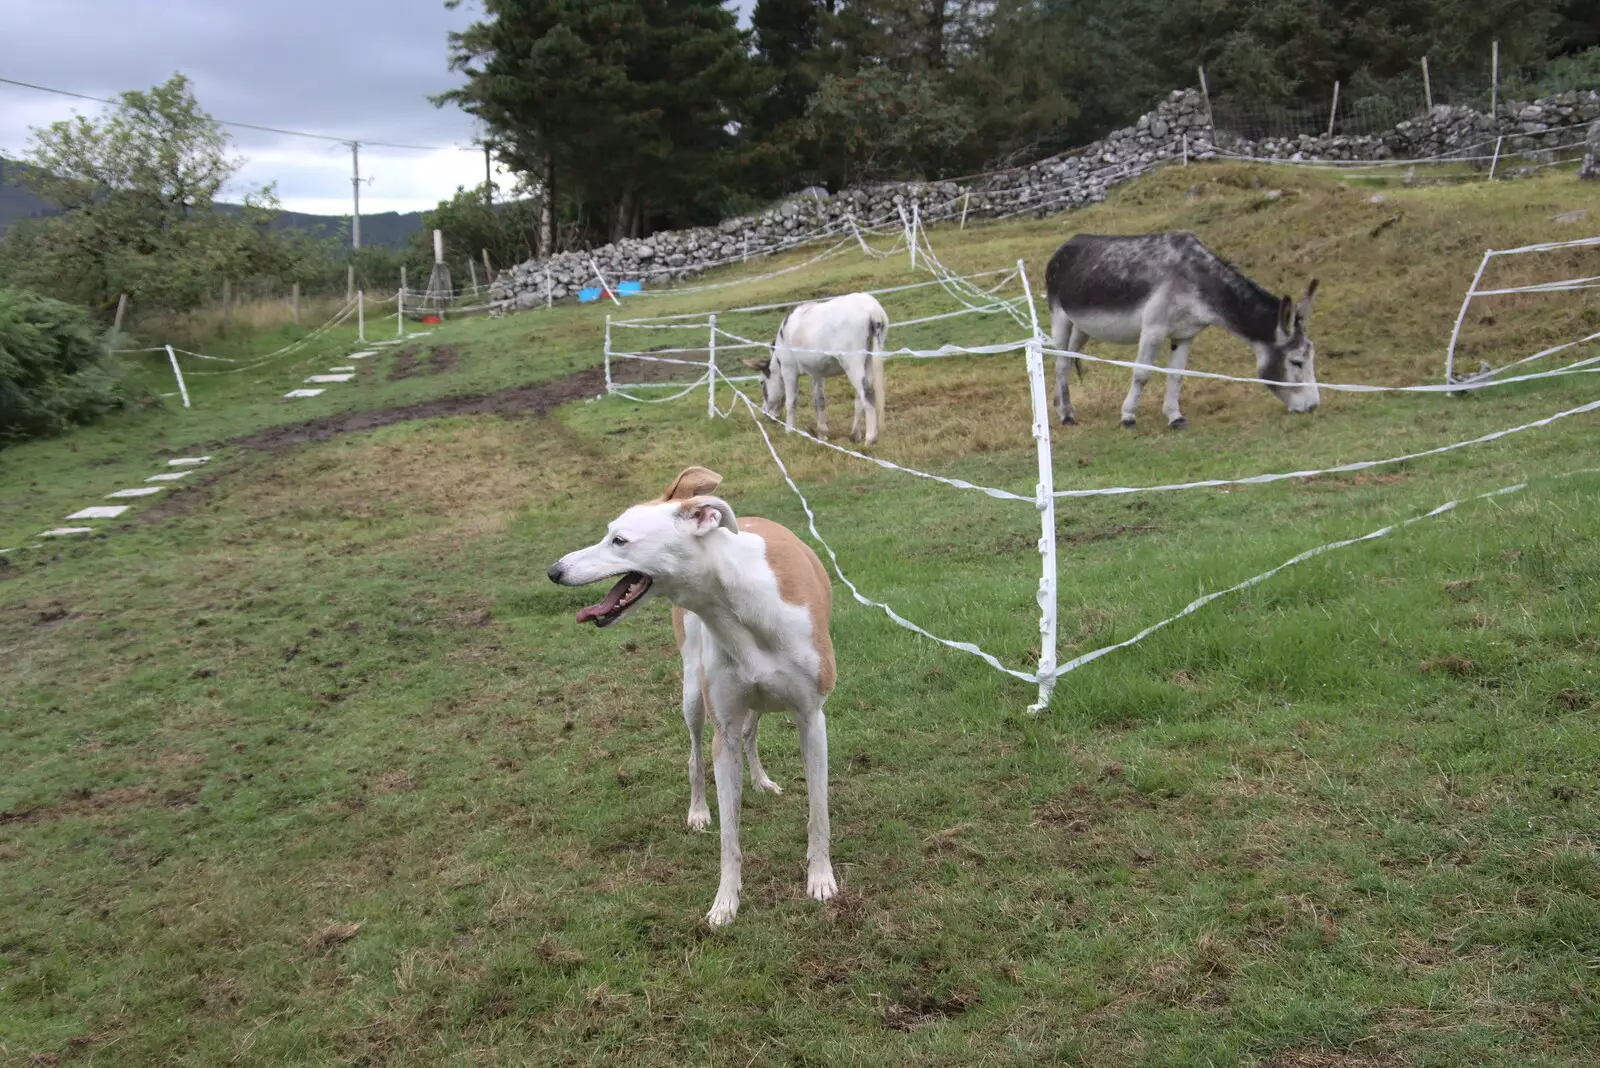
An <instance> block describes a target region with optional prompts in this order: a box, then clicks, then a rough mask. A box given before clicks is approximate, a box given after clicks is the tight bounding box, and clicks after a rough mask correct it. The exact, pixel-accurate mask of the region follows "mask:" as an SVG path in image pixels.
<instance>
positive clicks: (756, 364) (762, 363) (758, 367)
mask: <svg viewBox="0 0 1600 1068" xmlns="http://www.w3.org/2000/svg"><path fill="white" fill-rule="evenodd" d="M739 362H740V363H742V364H744V365H745V366H746V367H748V368H750V370H752V371H760V372H761V373H762V374H766V373H767V370H768V368H770V367H771V366H772V361H771V360H740V361H739Z"/></svg>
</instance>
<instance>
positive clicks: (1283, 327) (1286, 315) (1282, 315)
mask: <svg viewBox="0 0 1600 1068" xmlns="http://www.w3.org/2000/svg"><path fill="white" fill-rule="evenodd" d="M1278 333H1279V335H1280V336H1282V337H1285V338H1287V337H1288V336H1289V335H1290V334H1292V333H1294V298H1293V297H1283V298H1282V299H1280V300H1279V301H1278Z"/></svg>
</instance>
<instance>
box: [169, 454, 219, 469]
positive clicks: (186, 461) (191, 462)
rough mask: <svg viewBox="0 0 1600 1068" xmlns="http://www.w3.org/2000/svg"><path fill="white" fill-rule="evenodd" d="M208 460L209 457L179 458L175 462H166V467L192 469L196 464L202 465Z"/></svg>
mask: <svg viewBox="0 0 1600 1068" xmlns="http://www.w3.org/2000/svg"><path fill="white" fill-rule="evenodd" d="M209 459H211V457H209V456H181V457H179V458H178V459H176V460H168V461H167V466H168V467H193V466H195V465H196V464H203V463H205V462H206V461H207V460H209Z"/></svg>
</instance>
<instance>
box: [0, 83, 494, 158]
mask: <svg viewBox="0 0 1600 1068" xmlns="http://www.w3.org/2000/svg"><path fill="white" fill-rule="evenodd" d="M0 83H4V84H6V85H15V86H20V87H21V88H23V89H36V90H38V91H39V92H41V93H54V94H55V95H56V96H70V97H73V98H75V99H78V100H92V101H94V102H95V103H96V104H110V105H111V106H112V107H116V106H118V105H119V104H120V101H116V100H107V99H105V98H104V97H98V96H90V95H88V94H87V93H74V92H71V91H69V90H67V89H52V88H51V87H50V86H48V85H34V84H33V83H32V82H19V81H17V80H16V79H15V78H0ZM216 121H217V123H218V124H219V125H222V126H233V127H237V128H238V129H241V130H259V131H261V132H263V133H275V134H283V135H284V136H285V137H309V138H311V139H312V140H315V141H332V142H334V143H335V144H340V145H350V144H361V145H366V146H368V147H370V148H404V149H411V150H414V151H417V152H444V151H447V150H446V149H443V148H439V147H438V146H436V145H403V144H397V143H395V142H392V141H363V140H360V139H358V138H354V137H334V136H331V135H329V134H314V133H306V132H304V131H302V130H284V129H280V128H279V127H276V126H259V125H257V124H256V123H253V122H230V121H228V120H227V119H217V120H216ZM450 147H451V148H452V149H454V150H455V151H457V152H476V151H477V149H476V148H462V147H460V146H458V145H452V146H450Z"/></svg>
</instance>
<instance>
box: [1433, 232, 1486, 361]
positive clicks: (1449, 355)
mask: <svg viewBox="0 0 1600 1068" xmlns="http://www.w3.org/2000/svg"><path fill="white" fill-rule="evenodd" d="M1494 254H1495V253H1494V249H1489V250H1488V251H1486V252H1485V253H1484V254H1483V260H1482V261H1481V262H1480V263H1479V264H1478V273H1477V274H1475V275H1473V276H1472V284H1471V285H1470V286H1468V287H1467V295H1466V296H1465V297H1463V298H1462V299H1461V311H1460V312H1458V313H1457V314H1456V326H1455V329H1454V330H1452V331H1450V347H1449V348H1448V349H1446V350H1445V353H1444V382H1445V385H1449V384H1450V379H1451V376H1452V375H1454V374H1455V369H1456V339H1457V338H1459V337H1460V336H1461V324H1462V323H1464V322H1466V321H1467V306H1468V305H1469V304H1471V303H1472V295H1473V293H1475V292H1476V291H1477V289H1478V283H1479V282H1480V281H1482V280H1483V272H1484V269H1485V268H1487V267H1488V266H1489V261H1490V260H1491V259H1493V258H1494Z"/></svg>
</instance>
